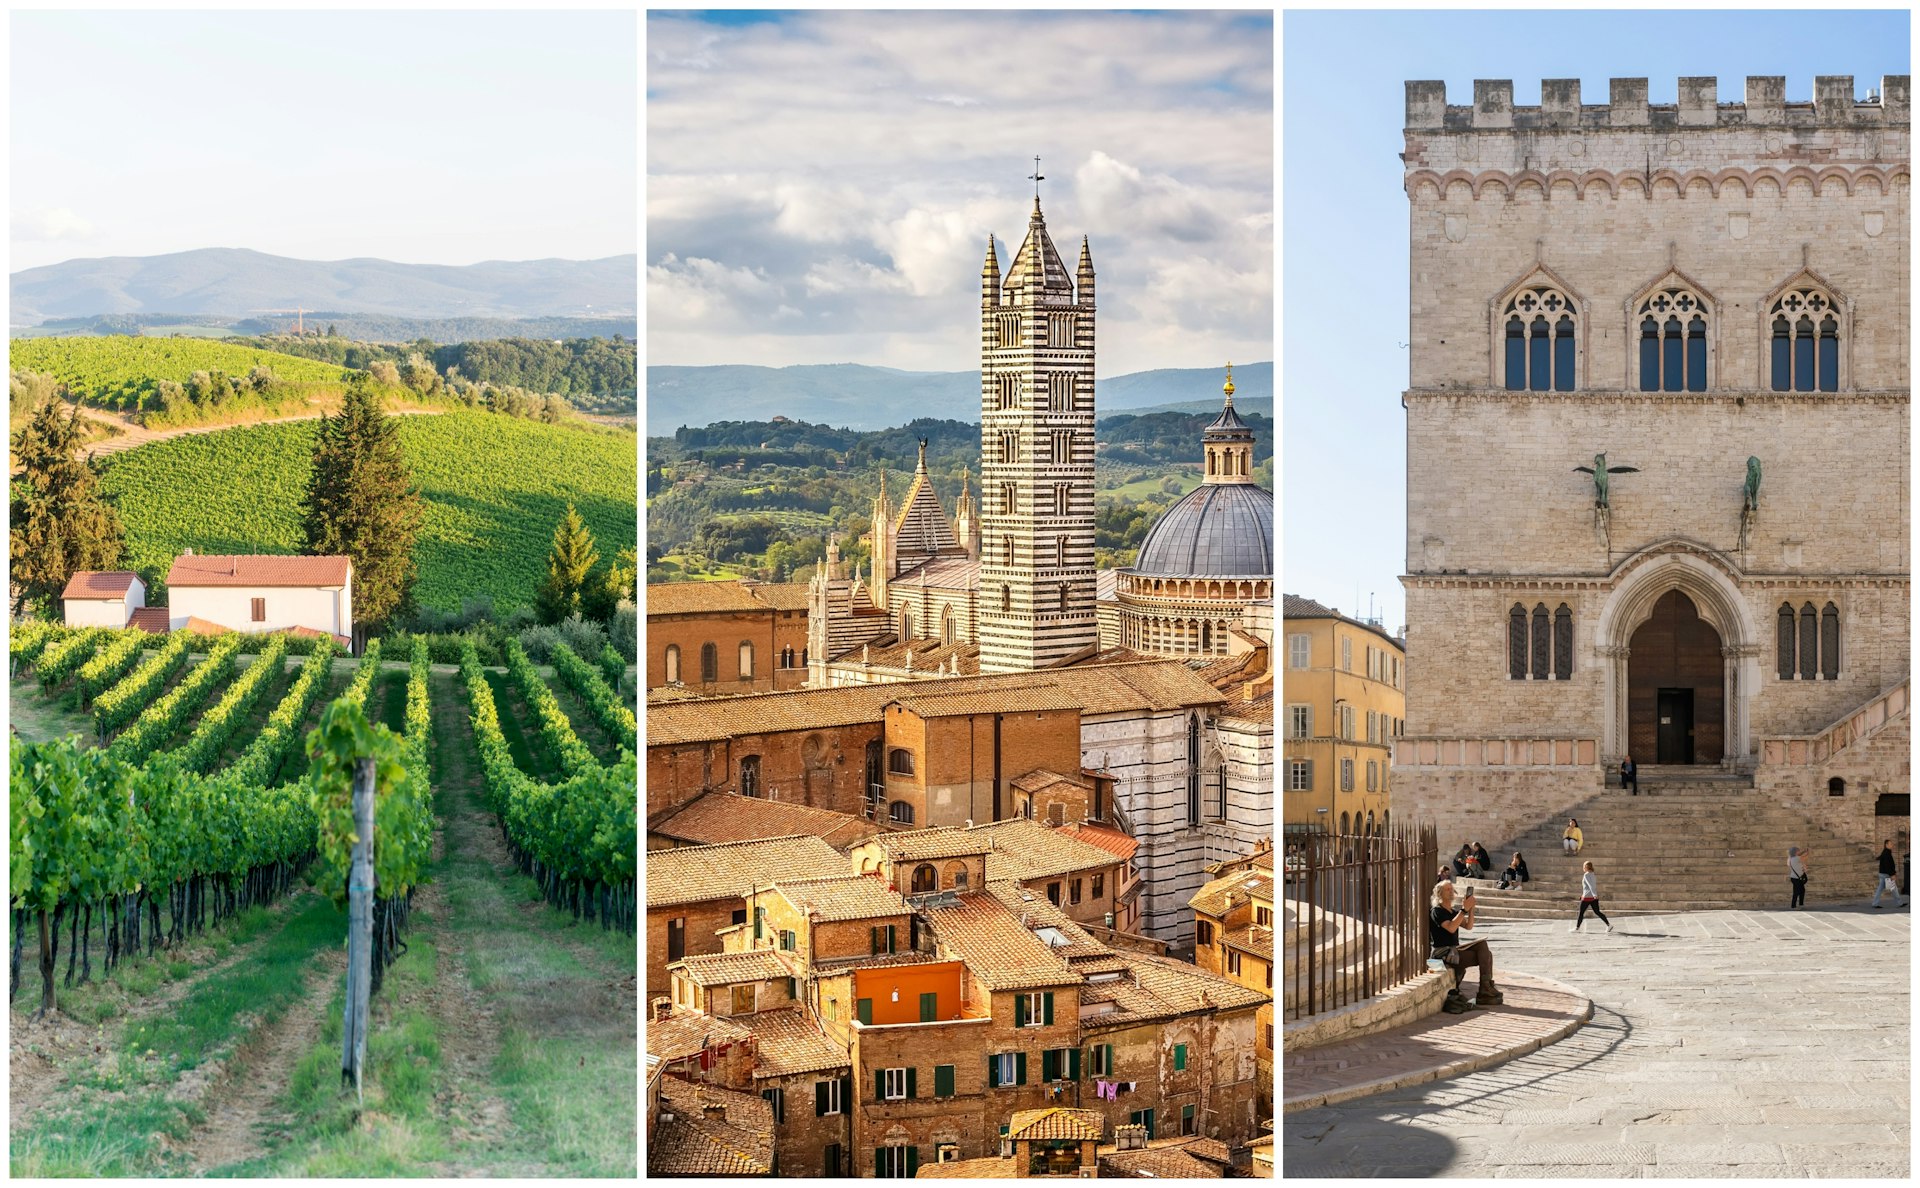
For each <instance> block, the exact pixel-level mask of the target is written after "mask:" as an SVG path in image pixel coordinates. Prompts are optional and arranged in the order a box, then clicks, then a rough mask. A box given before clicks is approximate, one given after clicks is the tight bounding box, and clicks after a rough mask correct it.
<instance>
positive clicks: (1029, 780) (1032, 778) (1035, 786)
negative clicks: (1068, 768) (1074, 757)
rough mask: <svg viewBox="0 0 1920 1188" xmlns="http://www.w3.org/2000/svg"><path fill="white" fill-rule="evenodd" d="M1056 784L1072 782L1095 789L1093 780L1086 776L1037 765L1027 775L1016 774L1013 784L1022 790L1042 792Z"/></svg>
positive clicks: (1072, 783) (1075, 784)
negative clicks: (1064, 773) (1063, 773)
mask: <svg viewBox="0 0 1920 1188" xmlns="http://www.w3.org/2000/svg"><path fill="white" fill-rule="evenodd" d="M1055 784H1070V785H1072V786H1073V787H1075V788H1084V789H1086V790H1087V791H1089V792H1091V791H1093V781H1092V780H1090V779H1088V778H1087V777H1086V776H1077V775H1061V774H1060V773H1059V772H1057V771H1048V770H1047V769H1046V768H1044V767H1036V768H1034V769H1033V770H1032V771H1030V772H1028V773H1027V774H1026V775H1023V776H1016V777H1015V778H1014V780H1013V786H1014V787H1016V788H1018V789H1020V791H1022V792H1041V791H1044V790H1046V789H1048V788H1051V787H1053V786H1054V785H1055Z"/></svg>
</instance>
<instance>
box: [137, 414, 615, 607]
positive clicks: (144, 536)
mask: <svg viewBox="0 0 1920 1188" xmlns="http://www.w3.org/2000/svg"><path fill="white" fill-rule="evenodd" d="M316 424H317V423H316V422H312V421H300V422H293V423H288V424H280V425H261V426H254V427H250V428H239V429H227V430H222V431H220V432H218V433H206V434H190V435H186V436H182V437H175V438H171V439H169V440H167V441H163V442H158V443H155V444H153V445H147V446H141V447H140V448H139V449H135V450H129V451H127V452H126V453H124V454H120V455H117V456H115V457H114V458H112V459H110V460H109V461H108V462H107V470H106V478H105V481H104V485H105V488H106V490H107V492H108V493H109V494H111V495H113V496H114V497H115V498H116V499H117V500H118V504H119V510H120V518H121V520H122V522H123V523H124V524H125V525H126V530H127V543H128V547H129V549H130V550H131V552H132V554H133V556H132V568H134V569H136V570H138V571H139V572H140V573H141V574H142V575H143V576H150V577H151V578H154V579H157V580H162V581H163V580H164V579H165V577H166V571H167V568H168V566H169V565H171V564H172V562H173V558H174V557H175V556H177V555H178V554H179V553H180V551H181V550H183V549H186V548H189V547H191V548H193V549H194V550H196V551H198V552H202V553H293V552H298V551H299V549H300V510H299V503H300V499H301V496H302V494H303V493H304V492H305V489H306V482H307V476H308V474H309V473H310V472H311V468H312V450H313V435H314V431H315V428H316ZM400 440H401V443H402V445H403V447H404V448H405V450H406V455H407V462H408V465H409V466H411V467H412V470H413V478H414V482H415V483H416V484H417V485H418V486H419V487H420V491H421V494H422V495H423V496H424V497H425V499H426V502H427V510H426V518H425V523H424V524H423V525H422V526H421V530H420V539H419V543H418V546H417V548H416V551H415V560H416V562H417V563H418V565H419V569H420V576H419V581H418V583H417V584H416V585H415V587H414V591H415V596H416V597H417V599H418V601H419V602H420V604H421V605H422V606H430V607H436V608H439V609H443V610H453V609H456V608H457V607H458V606H459V604H460V601H461V600H462V599H463V598H468V597H472V596H474V595H479V594H487V595H491V596H492V597H493V599H494V603H495V605H496V606H497V607H499V608H500V609H502V610H506V609H510V608H512V607H516V606H523V605H529V604H531V603H532V601H533V594H534V589H535V587H536V586H537V585H538V584H539V582H540V581H541V579H542V578H544V577H545V576H546V557H547V549H548V547H549V546H550V545H551V544H552V540H553V528H554V525H555V524H556V523H557V522H558V521H559V519H560V517H561V516H562V515H564V514H565V512H566V506H567V502H568V501H569V500H571V501H572V502H573V503H574V504H575V505H576V506H577V507H578V508H579V509H580V514H581V516H582V517H583V518H585V520H586V521H587V525H588V527H590V528H591V529H592V530H593V535H594V539H595V541H596V542H597V544H598V546H599V549H600V554H601V556H603V557H609V558H610V557H612V556H613V554H614V553H615V552H616V551H617V550H618V549H621V548H623V547H626V546H628V545H631V544H633V543H634V541H635V540H636V538H637V536H638V529H639V512H638V507H637V506H636V503H635V499H634V494H635V489H636V485H637V479H638V474H637V471H636V461H635V451H634V445H635V442H634V437H633V434H631V433H627V432H622V431H618V430H600V429H593V428H581V427H577V426H572V425H547V424H542V423H540V422H537V421H526V420H520V419H518V418H512V417H502V416H495V415H491V414H488V413H478V412H466V411H454V412H449V413H446V414H443V415H440V416H420V417H406V418H404V419H402V420H401V422H400ZM158 597H164V593H161V594H159V595H158ZM156 600H157V598H156Z"/></svg>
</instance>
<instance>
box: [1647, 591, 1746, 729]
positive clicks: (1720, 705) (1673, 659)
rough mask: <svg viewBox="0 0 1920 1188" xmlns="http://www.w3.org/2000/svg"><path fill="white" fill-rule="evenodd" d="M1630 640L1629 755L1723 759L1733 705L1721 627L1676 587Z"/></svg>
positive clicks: (1654, 608) (1667, 593)
mask: <svg viewBox="0 0 1920 1188" xmlns="http://www.w3.org/2000/svg"><path fill="white" fill-rule="evenodd" d="M1627 646H1628V657H1627V745H1628V750H1629V753H1630V754H1632V755H1633V757H1634V758H1635V759H1636V760H1638V761H1639V762H1641V763H1698V764H1713V763H1719V762H1720V758H1721V755H1722V753H1723V752H1724V750H1725V736H1726V729H1725V727H1726V704H1727V695H1726V661H1725V659H1724V658H1723V657H1722V656H1721V654H1720V633H1719V632H1718V631H1715V630H1714V629H1713V625H1712V624H1710V623H1708V622H1707V621H1706V620H1704V619H1702V618H1701V617H1700V612H1699V610H1698V609H1697V608H1696V607H1695V606H1694V604H1693V600H1692V599H1690V598H1688V597H1687V596H1686V595H1685V594H1683V593H1681V592H1680V591H1678V590H1669V591H1667V592H1666V593H1665V594H1663V595H1661V596H1660V600H1659V601H1658V602H1656V603H1654V605H1653V614H1652V616H1651V617H1649V618H1648V619H1647V621H1646V622H1645V623H1642V624H1641V625H1640V627H1639V629H1638V630H1636V631H1635V632H1634V633H1633V639H1632V641H1631V642H1630V643H1629V644H1628V645H1627ZM1662 719H1664V721H1663V720H1662Z"/></svg>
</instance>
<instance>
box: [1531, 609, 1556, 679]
mask: <svg viewBox="0 0 1920 1188" xmlns="http://www.w3.org/2000/svg"><path fill="white" fill-rule="evenodd" d="M1552 640H1553V637H1552V629H1551V628H1550V627H1548V625H1547V604H1546V603H1544V602H1542V603H1540V604H1539V605H1538V606H1536V607H1534V608H1533V679H1534V680H1536V681H1544V680H1546V679H1547V672H1548V665H1549V664H1550V663H1551V662H1552V658H1553V657H1552V650H1553V642H1552Z"/></svg>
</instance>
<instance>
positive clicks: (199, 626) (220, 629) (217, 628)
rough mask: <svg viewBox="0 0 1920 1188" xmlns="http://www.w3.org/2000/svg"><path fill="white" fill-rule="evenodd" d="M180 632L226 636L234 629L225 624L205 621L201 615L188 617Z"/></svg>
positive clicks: (209, 620)
mask: <svg viewBox="0 0 1920 1188" xmlns="http://www.w3.org/2000/svg"><path fill="white" fill-rule="evenodd" d="M180 630H182V631H191V632H193V633H194V634H195V635H225V634H227V633H228V632H230V631H232V630H233V628H231V627H228V626H226V625H225V624H223V623H215V622H214V621H213V620H211V619H203V618H201V617H200V616H199V615H188V616H187V621H186V622H185V623H183V624H181V626H180Z"/></svg>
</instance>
